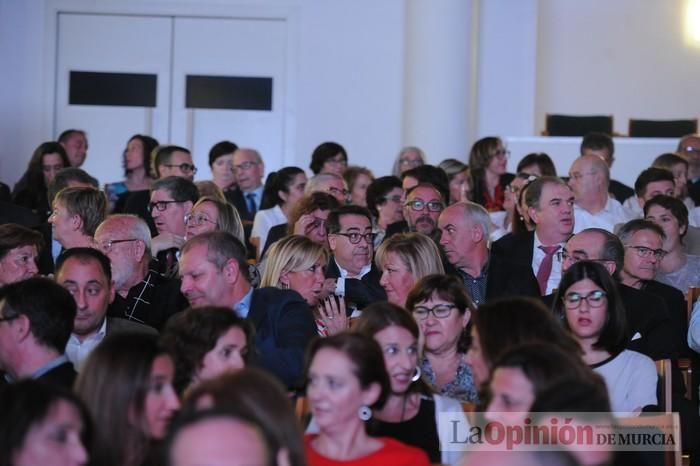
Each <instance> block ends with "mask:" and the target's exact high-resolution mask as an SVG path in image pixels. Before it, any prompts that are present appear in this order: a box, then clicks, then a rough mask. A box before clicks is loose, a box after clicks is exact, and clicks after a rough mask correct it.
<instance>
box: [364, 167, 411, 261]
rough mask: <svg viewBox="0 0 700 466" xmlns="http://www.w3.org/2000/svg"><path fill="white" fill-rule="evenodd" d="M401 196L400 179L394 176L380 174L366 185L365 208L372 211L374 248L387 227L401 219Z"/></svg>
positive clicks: (381, 239) (402, 195)
mask: <svg viewBox="0 0 700 466" xmlns="http://www.w3.org/2000/svg"><path fill="white" fill-rule="evenodd" d="M403 197H404V193H403V188H402V187H401V180H400V179H399V178H397V177H395V176H382V177H380V178H377V179H376V180H374V181H372V183H371V184H370V185H369V186H368V187H367V208H368V209H369V211H370V212H371V213H372V217H373V219H374V221H373V222H372V223H373V224H374V233H376V234H377V236H376V238H375V241H374V247H375V249H376V248H377V247H379V245H380V244H381V242H382V241H383V240H384V237H385V236H386V229H387V227H388V226H389V225H391V224H392V223H396V222H401V221H402V220H403Z"/></svg>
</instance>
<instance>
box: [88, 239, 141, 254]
mask: <svg viewBox="0 0 700 466" xmlns="http://www.w3.org/2000/svg"><path fill="white" fill-rule="evenodd" d="M130 241H138V238H129V239H110V240H107V241H100V242H97V247H98V248H99V249H100V251H102V252H105V253H107V252H110V251H111V250H112V246H114V245H115V244H119V243H128V242H130Z"/></svg>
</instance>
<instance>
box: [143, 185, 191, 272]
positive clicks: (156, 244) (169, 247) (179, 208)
mask: <svg viewBox="0 0 700 466" xmlns="http://www.w3.org/2000/svg"><path fill="white" fill-rule="evenodd" d="M197 199H199V191H198V190H197V186H195V184H194V183H192V182H191V181H189V180H187V179H185V178H181V177H178V176H169V177H167V178H162V179H159V180H157V181H156V182H155V183H153V185H152V186H151V201H150V202H149V204H148V211H149V213H150V215H151V218H152V219H153V222H154V223H155V226H156V229H157V230H158V235H157V236H155V237H154V238H153V239H152V240H151V250H152V253H153V255H154V257H155V260H156V262H157V265H156V269H157V270H158V271H160V273H162V274H163V275H165V276H166V277H173V276H175V275H176V274H177V253H178V251H179V249H180V247H181V246H182V245H183V244H184V243H185V233H186V230H187V224H186V223H185V216H186V215H187V213H188V212H190V211H191V210H192V206H193V205H194V203H195V202H197Z"/></svg>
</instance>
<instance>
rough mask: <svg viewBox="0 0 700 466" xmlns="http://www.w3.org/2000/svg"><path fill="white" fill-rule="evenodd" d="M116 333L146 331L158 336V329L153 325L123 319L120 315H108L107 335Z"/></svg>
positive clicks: (148, 333)
mask: <svg viewBox="0 0 700 466" xmlns="http://www.w3.org/2000/svg"><path fill="white" fill-rule="evenodd" d="M115 333H145V334H147V335H155V336H158V330H156V329H154V328H153V327H151V326H148V325H144V324H139V323H138V322H134V321H131V320H126V319H121V318H119V317H107V334H106V335H105V336H109V335H113V334H115Z"/></svg>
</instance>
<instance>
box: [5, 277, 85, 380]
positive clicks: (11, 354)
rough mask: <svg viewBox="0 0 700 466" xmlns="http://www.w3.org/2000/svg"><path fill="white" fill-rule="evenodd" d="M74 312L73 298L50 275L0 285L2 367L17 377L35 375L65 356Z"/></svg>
mask: <svg viewBox="0 0 700 466" xmlns="http://www.w3.org/2000/svg"><path fill="white" fill-rule="evenodd" d="M75 315H76V308H75V301H74V300H73V297H72V296H71V295H70V293H69V292H68V291H66V290H65V289H64V288H63V287H61V286H60V285H59V284H57V283H56V282H54V281H53V280H49V279H48V278H41V277H33V278H29V279H27V280H23V281H21V282H16V283H12V284H9V285H6V286H3V287H2V288H0V370H3V371H5V372H7V374H8V375H9V376H10V377H11V378H12V379H14V380H18V379H24V378H33V377H34V376H35V374H36V373H37V371H39V370H41V369H42V368H44V367H45V366H47V365H48V364H50V363H51V362H52V361H55V360H56V359H58V358H59V357H61V356H62V355H63V352H64V349H65V347H66V343H67V342H68V338H69V337H70V334H71V332H72V331H73V322H74V320H75ZM74 377H75V373H73V378H74ZM67 382H68V384H67V385H68V386H70V384H72V380H71V381H67Z"/></svg>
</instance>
